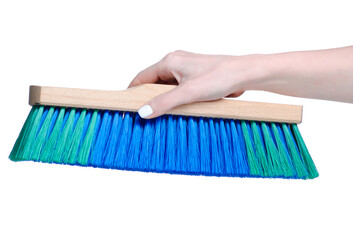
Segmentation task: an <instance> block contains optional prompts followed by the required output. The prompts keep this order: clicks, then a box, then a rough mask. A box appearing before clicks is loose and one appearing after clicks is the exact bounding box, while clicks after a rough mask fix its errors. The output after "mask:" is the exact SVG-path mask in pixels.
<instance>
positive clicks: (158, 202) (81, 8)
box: [0, 0, 353, 240]
mask: <svg viewBox="0 0 353 240" xmlns="http://www.w3.org/2000/svg"><path fill="white" fill-rule="evenodd" d="M352 9H353V7H352V6H351V5H350V1H337V0H336V1H330V2H326V1H307V0H306V1H298V0H297V1H274V0H267V1H260V0H259V1H250V0H249V1H234V0H233V1H222V0H217V1H191V0H186V1H184V0H178V1H173V2H169V1H152V0H149V1H87V0H86V1H76V0H69V1H63V0H62V1H33V0H32V1H16V0H8V1H6V0H3V1H1V3H0V80H1V84H2V87H1V88H0V89H1V94H0V97H1V99H0V100H1V101H0V104H1V117H0V119H1V123H0V127H1V129H0V141H1V142H0V239H6V240H7V239H36V240H40V239H189V238H190V239H191V238H192V239H201V238H202V239H235V238H238V239H259V238H261V239H322V238H325V239H353V232H352V225H353V224H352V222H353V219H352V218H353V217H352V216H353V206H352V204H353V197H352V194H351V193H352V183H353V176H352V167H353V161H352V160H353V159H352V158H353V157H352V148H353V139H352V135H353V124H352V123H353V121H352V120H353V105H350V104H343V103H335V102H327V101H318V100H307V99H299V98H291V97H284V96H280V95H275V94H270V93H264V92H247V93H245V94H244V95H243V96H241V99H246V100H254V101H265V102H279V103H293V104H300V105H304V118H303V123H302V124H301V125H300V130H301V132H302V135H303V137H304V139H305V141H306V143H307V146H308V148H309V150H310V152H311V155H312V157H313V159H314V161H315V163H316V165H317V168H318V170H319V172H320V177H319V178H317V179H315V180H309V181H302V180H299V181H298V180H280V179H277V180H271V179H240V178H216V177H194V176H173V175H167V174H153V173H138V172H124V171H116V170H104V169H94V168H82V167H72V166H61V165H51V164H41V163H33V162H19V163H14V162H11V161H10V160H9V159H8V158H7V157H8V155H9V153H10V151H11V148H12V146H13V144H14V142H15V140H16V138H17V135H18V133H19V131H20V129H21V127H22V125H23V122H24V120H25V118H26V116H27V114H28V112H29V110H30V107H29V106H28V105H27V101H28V86H29V85H31V84H37V85H47V86H63V87H81V88H95V89H117V90H119V89H124V88H126V87H127V85H128V83H129V82H130V80H131V79H132V78H133V77H134V76H135V75H136V74H137V73H138V72H139V71H140V70H142V69H143V68H145V67H147V66H149V65H151V64H153V63H154V62H156V61H158V60H159V59H160V58H162V57H163V56H164V55H165V54H167V53H168V52H170V51H174V50H177V49H182V50H187V51H192V52H200V53H209V54H232V55H242V54H250V53H273V52H284V51H295V50H310V49H323V48H334V47H341V46H347V45H352V44H353V31H352V29H353V14H352ZM352 66H353V65H352ZM333 80H334V79H333Z"/></svg>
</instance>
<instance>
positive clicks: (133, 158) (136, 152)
mask: <svg viewBox="0 0 353 240" xmlns="http://www.w3.org/2000/svg"><path fill="white" fill-rule="evenodd" d="M145 123H146V120H144V119H142V118H140V117H139V116H136V118H135V121H134V125H133V129H132V136H131V144H130V146H129V149H128V155H127V158H126V159H125V163H122V164H123V165H125V168H126V169H132V170H133V169H138V167H139V159H140V152H141V149H142V144H143V142H144V141H143V138H142V136H143V130H144V126H145Z"/></svg>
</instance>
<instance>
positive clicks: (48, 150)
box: [40, 108, 65, 162]
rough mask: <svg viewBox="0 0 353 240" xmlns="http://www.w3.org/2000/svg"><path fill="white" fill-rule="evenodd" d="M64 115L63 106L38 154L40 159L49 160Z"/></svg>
mask: <svg viewBox="0 0 353 240" xmlns="http://www.w3.org/2000/svg"><path fill="white" fill-rule="evenodd" d="M64 116H65V108H61V109H60V112H59V115H58V117H57V119H56V121H55V125H54V128H53V130H52V132H51V134H50V137H49V139H48V141H47V143H46V144H45V146H44V149H43V151H42V153H41V155H40V161H42V162H49V160H50V157H51V156H52V154H53V150H54V147H55V143H56V140H57V139H58V136H59V133H60V130H61V128H62V124H63V120H64Z"/></svg>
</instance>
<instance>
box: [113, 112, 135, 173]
mask: <svg viewBox="0 0 353 240" xmlns="http://www.w3.org/2000/svg"><path fill="white" fill-rule="evenodd" d="M134 115H136V114H134V113H129V112H126V113H125V114H124V117H123V123H122V131H121V138H120V141H119V147H118V151H117V153H116V155H115V161H114V167H115V168H118V169H124V167H125V162H126V159H127V158H128V152H129V147H130V144H131V136H132V128H133V124H134V122H133V117H134Z"/></svg>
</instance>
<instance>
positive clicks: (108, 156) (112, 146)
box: [102, 111, 122, 168]
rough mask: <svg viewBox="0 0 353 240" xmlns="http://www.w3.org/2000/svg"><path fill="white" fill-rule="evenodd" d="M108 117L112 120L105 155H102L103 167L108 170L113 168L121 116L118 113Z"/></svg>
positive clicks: (111, 113)
mask: <svg viewBox="0 0 353 240" xmlns="http://www.w3.org/2000/svg"><path fill="white" fill-rule="evenodd" d="M109 115H110V116H111V117H112V118H113V119H112V124H111V125H109V127H110V130H109V131H107V132H109V138H108V140H107V142H106V147H105V154H104V155H103V161H102V162H103V165H104V166H105V167H108V168H113V167H114V162H115V155H116V152H117V148H118V147H119V140H120V128H121V125H122V114H121V113H119V112H118V111H116V112H110V113H109Z"/></svg>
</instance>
